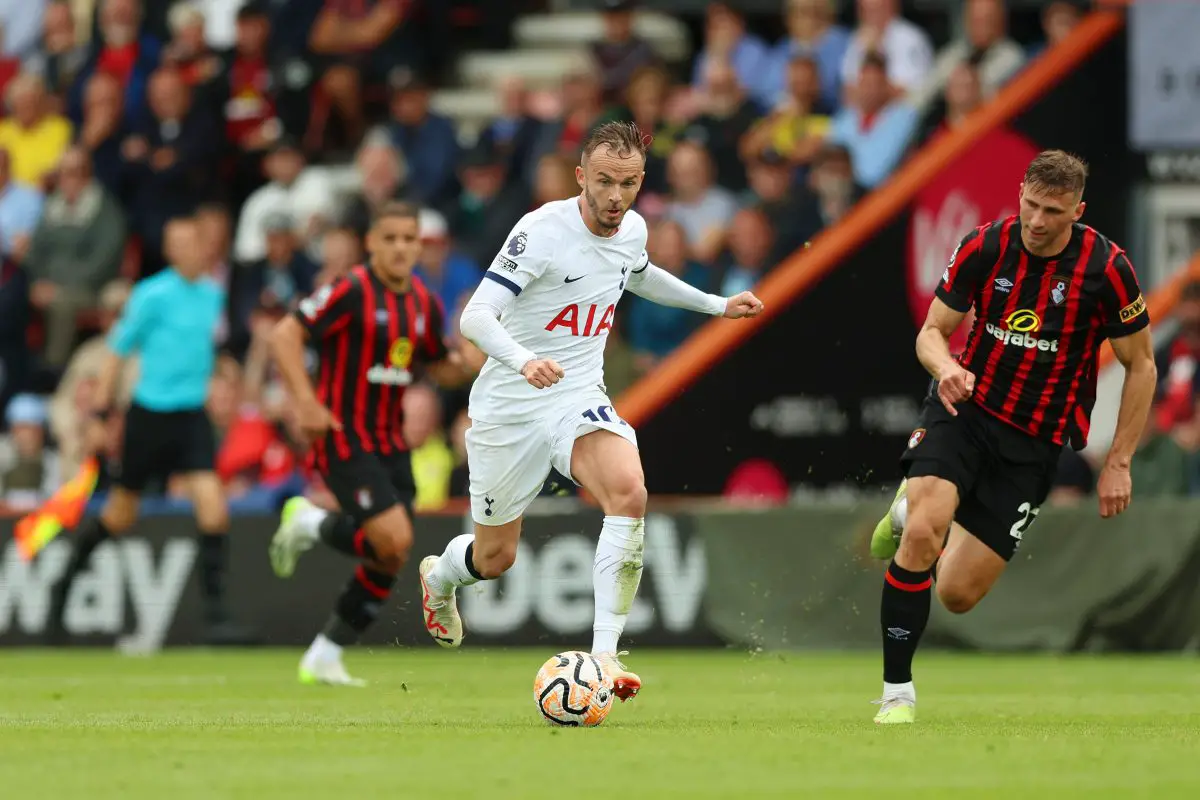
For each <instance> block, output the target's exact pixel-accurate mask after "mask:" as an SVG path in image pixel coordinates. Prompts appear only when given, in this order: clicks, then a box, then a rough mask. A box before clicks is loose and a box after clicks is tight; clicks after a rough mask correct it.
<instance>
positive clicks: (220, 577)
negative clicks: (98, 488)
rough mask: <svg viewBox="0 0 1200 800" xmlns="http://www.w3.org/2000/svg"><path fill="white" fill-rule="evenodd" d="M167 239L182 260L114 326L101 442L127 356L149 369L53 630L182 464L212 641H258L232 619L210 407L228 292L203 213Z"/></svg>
mask: <svg viewBox="0 0 1200 800" xmlns="http://www.w3.org/2000/svg"><path fill="white" fill-rule="evenodd" d="M164 244H165V248H166V252H167V256H168V258H169V259H170V260H171V264H172V266H170V267H168V268H166V269H164V270H162V271H161V272H159V273H158V274H157V275H155V276H153V277H151V278H146V279H145V280H143V281H141V282H140V283H138V284H137V286H135V287H134V290H133V293H132V294H131V295H130V298H129V302H128V303H127V304H126V306H125V312H124V314H123V315H122V317H121V319H120V321H119V322H118V323H117V324H116V325H115V326H114V327H113V328H112V330H111V331H110V332H109V335H108V346H109V348H110V349H111V350H112V354H111V356H110V357H109V358H108V359H107V360H106V362H105V364H104V366H103V367H102V368H101V371H100V379H99V385H98V386H97V388H96V399H97V401H98V405H97V407H96V409H95V410H94V416H95V420H94V424H93V425H92V426H91V429H90V430H89V433H88V439H89V442H90V443H91V446H92V447H93V448H94V449H96V450H98V449H99V443H100V442H102V441H104V439H105V438H106V437H107V434H106V432H105V427H104V425H103V422H104V421H105V420H107V419H108V418H109V416H110V415H111V413H112V411H113V409H112V403H113V397H114V390H115V386H116V382H117V376H118V375H119V374H120V372H121V366H122V362H123V361H124V360H125V359H127V358H129V357H130V356H132V355H133V354H134V353H137V354H138V355H139V356H140V359H141V360H140V364H139V375H138V380H137V383H136V384H135V385H134V389H133V404H132V405H131V406H130V408H129V411H128V412H127V414H126V416H125V426H124V441H123V444H122V447H121V464H120V465H119V467H115V468H112V469H110V473H111V478H112V488H111V489H110V490H109V494H108V497H107V499H106V501H105V503H104V507H103V509H102V510H101V511H100V514H99V516H97V517H95V518H92V519H89V520H87V521H86V522H84V524H83V528H82V529H81V530H80V532H79V533H78V534H77V535H76V536H75V551H74V553H73V554H72V556H71V560H70V562H69V563H68V565H67V569H66V570H65V571H64V573H63V576H62V578H61V579H60V580H59V582H58V583H57V584H56V585H55V587H54V589H53V591H52V593H51V613H50V620H49V623H48V624H47V631H48V632H49V634H50V636H51V637H52V638H56V639H57V638H61V637H63V636H64V635H65V633H66V631H65V628H64V627H63V621H64V619H63V618H64V612H65V610H66V605H67V599H68V598H69V596H70V591H71V585H72V584H73V582H74V580H75V578H76V577H77V576H78V575H79V574H80V573H81V572H82V571H83V570H84V569H85V568H86V567H87V563H88V560H89V558H90V557H91V554H92V551H93V550H95V549H96V547H98V546H99V545H100V544H102V543H103V542H104V541H106V540H107V539H109V538H111V537H113V536H120V535H121V534H123V533H125V532H127V531H128V530H129V529H130V528H131V527H132V526H133V524H134V522H136V521H137V512H138V503H139V500H140V496H141V494H142V492H143V490H144V489H145V488H146V485H147V484H148V483H149V482H150V480H151V479H152V478H156V477H160V476H164V475H167V474H172V473H176V474H181V475H182V476H184V477H185V478H186V480H187V482H188V483H189V484H190V486H189V488H190V493H191V500H192V504H193V507H194V509H195V514H196V524H197V527H198V534H199V535H198V538H197V544H198V549H199V562H200V590H201V594H202V595H203V597H204V604H205V618H206V619H205V621H206V622H207V623H208V625H209V632H208V633H209V635H208V641H209V642H210V643H212V644H246V643H249V635H248V633H247V631H245V630H243V629H241V628H239V627H237V626H236V625H234V624H233V623H232V622H231V619H230V616H229V613H228V610H227V608H226V606H225V596H224V594H225V593H224V588H225V573H226V568H227V565H228V560H229V548H228V537H227V536H226V533H227V532H228V528H229V512H228V508H227V505H226V499H225V491H224V488H223V487H222V485H221V481H220V479H219V478H218V477H217V474H216V472H215V470H214V460H215V449H216V444H215V437H214V435H213V427H212V423H211V422H210V421H209V419H208V414H207V413H206V412H205V409H204V403H205V400H206V399H207V397H208V387H209V381H210V380H211V379H212V375H213V367H214V364H215V354H214V347H213V337H214V333H215V331H216V328H217V324H218V323H219V321H220V319H221V312H222V309H223V307H224V304H225V293H224V291H223V290H222V289H221V287H219V286H217V284H216V283H214V282H213V280H212V279H211V278H210V277H209V276H208V275H206V274H205V273H206V269H207V264H206V261H205V259H204V258H203V256H202V255H201V254H202V252H203V250H202V248H201V246H200V240H199V225H198V224H197V222H196V221H195V220H194V219H190V218H189V219H174V220H172V221H171V222H169V223H168V224H167V230H166V231H165V234H164Z"/></svg>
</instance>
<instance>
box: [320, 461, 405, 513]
mask: <svg viewBox="0 0 1200 800" xmlns="http://www.w3.org/2000/svg"><path fill="white" fill-rule="evenodd" d="M324 478H325V485H326V486H328V487H329V491H330V492H332V493H333V496H334V497H336V498H337V501H338V505H339V506H341V509H342V511H343V512H345V513H347V514H349V515H350V516H352V517H354V521H355V522H357V523H358V524H359V525H362V524H363V523H364V522H366V521H367V520H369V519H370V518H371V517H374V516H376V515H378V514H382V513H383V512H384V511H387V510H388V509H389V508H391V507H392V506H397V505H400V506H404V508H405V510H406V511H408V515H409V517H410V518H411V517H412V510H413V509H412V504H413V500H415V499H416V496H417V487H416V482H415V481H414V480H413V473H412V457H411V455H410V454H409V453H408V452H407V451H404V452H398V453H390V454H388V455H380V454H378V453H365V452H363V451H361V450H359V449H357V448H354V449H352V450H351V452H350V457H349V458H347V459H338V458H337V457H336V456H335V455H334V454H333V453H330V454H329V469H328V470H327V471H326V472H325V473H324Z"/></svg>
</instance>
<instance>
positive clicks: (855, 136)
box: [829, 53, 919, 189]
mask: <svg viewBox="0 0 1200 800" xmlns="http://www.w3.org/2000/svg"><path fill="white" fill-rule="evenodd" d="M891 97H892V91H891V88H890V86H889V85H888V75H887V62H886V61H885V60H884V58H883V56H881V55H879V54H877V53H868V54H867V56H866V57H865V58H863V63H862V67H861V69H860V70H859V75H858V86H857V88H856V89H855V92H854V99H855V103H854V105H852V106H847V107H845V108H843V109H842V110H841V111H839V112H838V114H837V116H836V117H834V120H833V130H832V131H831V133H830V137H829V138H830V141H831V142H832V143H833V144H840V145H842V146H843V147H845V148H846V149H847V150H849V151H850V158H851V160H852V162H853V163H854V178H855V180H856V181H857V182H858V183H859V184H860V185H862V186H864V187H866V188H868V189H874V188H875V187H876V186H879V185H880V184H881V183H883V182H884V181H885V180H887V179H888V177H889V176H890V175H891V174H892V172H894V171H895V169H896V167H897V166H899V164H900V159H901V158H902V157H903V155H904V152H905V149H906V148H907V147H908V142H909V140H910V139H911V138H912V135H913V132H914V131H915V130H916V127H917V123H918V121H919V120H918V117H917V112H916V109H914V108H913V107H912V106H910V105H908V104H907V103H905V102H904V101H903V100H891V99H890V98H891Z"/></svg>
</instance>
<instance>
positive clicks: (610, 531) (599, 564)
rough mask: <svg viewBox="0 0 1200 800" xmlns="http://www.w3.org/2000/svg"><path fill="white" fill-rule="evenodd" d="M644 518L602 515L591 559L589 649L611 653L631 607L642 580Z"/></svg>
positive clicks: (595, 651) (615, 646)
mask: <svg viewBox="0 0 1200 800" xmlns="http://www.w3.org/2000/svg"><path fill="white" fill-rule="evenodd" d="M645 535H646V521H645V520H644V519H634V518H633V517H605V518H604V527H603V528H601V529H600V541H599V542H598V543H597V544H596V559H595V561H593V562H592V586H593V590H594V591H595V595H596V618H595V622H594V623H593V624H592V652H593V653H614V652H616V650H617V641H618V640H619V639H620V638H621V632H622V631H623V630H625V619H626V618H627V617H628V616H629V609H631V608H632V607H633V598H634V597H636V596H637V590H638V584H639V583H640V582H641V580H642V553H643V551H644V550H645V542H644V539H645Z"/></svg>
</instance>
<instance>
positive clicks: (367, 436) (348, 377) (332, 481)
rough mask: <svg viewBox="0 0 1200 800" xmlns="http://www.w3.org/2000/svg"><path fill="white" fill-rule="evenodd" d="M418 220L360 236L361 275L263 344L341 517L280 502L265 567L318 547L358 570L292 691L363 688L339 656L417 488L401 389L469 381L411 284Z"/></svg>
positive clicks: (426, 294) (376, 604)
mask: <svg viewBox="0 0 1200 800" xmlns="http://www.w3.org/2000/svg"><path fill="white" fill-rule="evenodd" d="M417 213H418V212H417V209H416V208H415V207H413V206H410V205H407V204H404V203H393V204H389V205H387V206H385V207H384V208H383V209H382V210H381V211H380V213H379V214H378V216H377V217H376V218H375V220H374V221H373V223H372V225H371V229H370V231H369V232H368V234H367V250H368V252H369V254H370V259H369V260H368V261H367V263H366V264H363V265H360V266H357V267H355V268H353V269H352V270H351V271H350V274H349V275H348V276H346V277H344V278H342V279H340V280H338V281H336V282H335V283H333V284H332V285H330V286H327V287H325V288H323V289H321V290H319V291H317V292H316V293H315V294H314V295H313V296H312V297H310V298H308V299H306V300H304V301H303V302H301V304H300V307H299V309H298V310H297V311H296V313H294V314H293V315H290V316H288V317H286V318H285V319H283V320H282V321H281V322H280V323H279V325H278V327H277V328H276V330H275V332H274V334H273V337H272V351H273V353H274V356H275V360H276V363H277V364H278V365H279V369H280V372H281V373H282V374H283V378H284V380H285V382H286V383H287V385H288V389H289V390H290V391H291V394H292V398H293V400H294V401H295V402H296V405H297V415H298V417H299V424H300V428H301V430H302V431H303V433H304V435H305V436H306V437H307V438H308V440H309V441H310V442H311V443H312V450H311V452H310V456H309V458H310V464H311V465H312V466H313V467H314V468H315V469H316V471H317V472H318V473H320V474H321V476H322V477H323V478H324V480H325V483H326V485H327V486H328V487H329V489H330V491H331V492H332V493H333V495H334V497H336V498H337V501H338V504H339V506H340V511H338V512H336V513H333V512H328V511H325V510H322V509H320V508H317V507H316V506H315V505H313V504H312V503H310V502H309V501H308V500H306V499H304V498H302V497H297V498H293V499H291V500H289V501H288V502H287V504H286V505H285V506H284V510H283V514H282V519H281V521H280V526H279V529H278V530H277V531H276V533H275V537H274V538H273V540H272V542H271V564H272V566H273V568H274V569H275V572H276V574H277V575H278V576H279V577H281V578H287V577H289V576H291V574H292V572H293V571H294V570H295V567H296V562H297V561H298V559H299V558H300V556H301V554H303V553H304V551H306V550H308V549H309V548H310V547H312V546H313V545H314V544H316V543H317V542H318V541H321V542H324V543H325V544H326V545H328V546H329V547H331V548H333V549H334V550H338V551H339V552H342V553H345V554H347V555H349V556H352V557H354V558H357V559H359V561H360V563H359V565H358V567H357V569H356V570H355V572H354V575H353V577H352V578H351V579H350V581H349V583H347V584H346V588H345V589H344V590H343V592H342V594H341V596H340V597H339V598H338V601H337V605H336V607H335V609H334V612H333V615H332V616H331V617H330V619H329V622H328V624H327V625H326V626H325V629H324V630H323V631H322V632H321V633H320V634H318V635H317V637H316V639H315V640H314V641H313V644H312V646H311V647H310V648H309V649H308V652H306V653H305V655H304V657H303V659H302V660H301V663H300V672H299V676H300V680H301V682H302V683H327V684H335V685H361V684H362V682H361V681H358V680H356V679H354V678H352V677H350V675H349V674H348V673H347V672H346V668H345V666H344V664H343V662H342V649H343V648H344V647H346V646H347V645H349V644H353V643H354V642H356V641H357V640H358V637H359V636H360V635H361V634H362V632H363V631H365V630H366V629H367V627H368V626H369V625H370V624H371V623H372V622H374V621H375V619H376V618H377V617H378V616H379V612H380V610H381V608H382V606H383V603H384V602H385V601H386V600H387V598H388V595H389V594H390V592H391V588H392V583H393V582H394V581H395V577H396V574H397V573H398V572H399V571H400V569H401V568H402V567H403V566H404V564H405V562H406V561H407V559H408V551H409V548H410V547H411V546H412V538H413V534H412V502H413V498H414V496H415V494H416V488H415V486H414V483H413V476H412V464H411V459H410V453H409V450H408V446H407V445H406V443H405V441H404V438H403V435H402V433H401V431H402V426H401V415H402V402H403V398H404V392H405V389H406V387H408V386H409V385H411V384H412V382H413V381H414V380H416V379H418V378H419V377H421V376H422V375H424V376H427V377H430V378H433V379H434V380H435V381H438V382H439V383H443V384H453V383H457V382H461V381H463V380H466V378H467V377H468V376H467V374H466V373H465V372H464V370H463V369H462V368H460V366H459V364H460V359H459V358H458V356H457V353H453V352H451V351H450V350H448V348H447V347H446V344H445V342H444V341H443V339H442V320H443V316H444V313H445V312H444V310H443V309H442V306H441V301H440V300H438V298H437V297H436V296H435V295H434V294H433V293H432V292H430V291H429V289H428V288H427V287H426V286H425V285H424V284H423V283H422V282H421V280H420V278H418V277H416V276H414V275H413V274H412V270H413V267H414V265H415V264H416V262H417V258H418V257H419V255H420V250H421V242H420V238H419V236H418V225H417V219H418V216H417ZM306 342H311V343H312V344H313V345H315V347H316V348H317V350H318V353H319V357H320V370H319V375H318V378H317V381H316V386H315V387H314V386H313V382H312V381H311V380H310V378H309V375H308V373H307V371H306V369H305V358H304V348H305V344H306Z"/></svg>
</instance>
